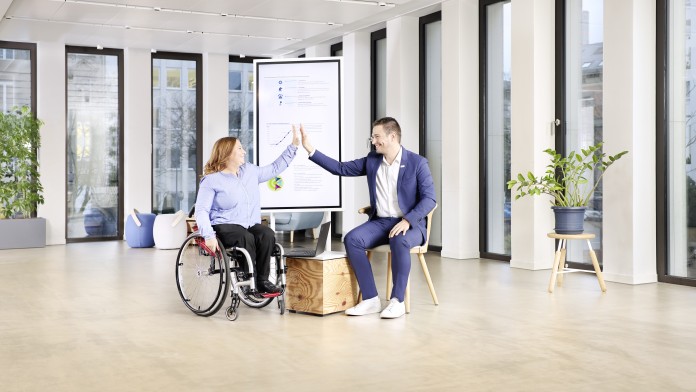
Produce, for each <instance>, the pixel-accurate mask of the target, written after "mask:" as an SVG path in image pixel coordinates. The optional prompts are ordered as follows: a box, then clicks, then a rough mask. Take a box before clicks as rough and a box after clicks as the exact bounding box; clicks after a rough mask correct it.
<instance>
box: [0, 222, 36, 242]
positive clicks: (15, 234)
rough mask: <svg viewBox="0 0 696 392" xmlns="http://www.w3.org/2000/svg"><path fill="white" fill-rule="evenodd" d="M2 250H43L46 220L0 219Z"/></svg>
mask: <svg viewBox="0 0 696 392" xmlns="http://www.w3.org/2000/svg"><path fill="white" fill-rule="evenodd" d="M0 233H2V235H0V249H19V248H43V247H44V246H46V219H44V218H31V219H0Z"/></svg>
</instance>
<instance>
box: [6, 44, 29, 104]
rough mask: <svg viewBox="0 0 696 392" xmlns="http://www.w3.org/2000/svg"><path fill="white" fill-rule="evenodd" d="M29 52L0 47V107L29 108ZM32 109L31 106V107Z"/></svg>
mask: <svg viewBox="0 0 696 392" xmlns="http://www.w3.org/2000/svg"><path fill="white" fill-rule="evenodd" d="M31 78H32V74H31V52H30V51H29V50H25V49H10V48H0V105H2V107H0V109H2V111H3V113H4V112H7V111H9V110H10V109H12V108H13V107H15V106H16V107H22V106H27V107H29V108H31V90H32V87H31V83H32V79H31ZM32 111H33V108H32Z"/></svg>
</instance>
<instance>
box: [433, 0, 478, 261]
mask: <svg viewBox="0 0 696 392" xmlns="http://www.w3.org/2000/svg"><path fill="white" fill-rule="evenodd" d="M478 3H479V2H478V1H477V0H449V1H445V2H443V3H442V47H443V50H442V178H443V182H442V196H441V198H442V200H439V201H438V204H439V208H440V209H441V211H442V256H443V257H449V258H454V259H470V258H478V257H479V196H478V195H479V192H478V183H479V164H478V162H479V160H478V156H479V153H478V149H479V144H478V143H479V104H478V102H479V97H478V83H479V67H478V50H479V37H478V28H479V23H478V6H479V4H478ZM457 48H459V50H457Z"/></svg>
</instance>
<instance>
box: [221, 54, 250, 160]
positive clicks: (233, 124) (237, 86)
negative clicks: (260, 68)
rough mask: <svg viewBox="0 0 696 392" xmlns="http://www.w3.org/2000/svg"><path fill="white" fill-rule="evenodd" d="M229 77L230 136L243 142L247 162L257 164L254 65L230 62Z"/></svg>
mask: <svg viewBox="0 0 696 392" xmlns="http://www.w3.org/2000/svg"><path fill="white" fill-rule="evenodd" d="M228 75H229V93H228V96H227V97H228V98H227V102H228V110H229V112H228V113H229V125H228V127H229V128H228V131H229V135H230V136H234V137H236V138H237V139H239V140H240V141H241V142H242V145H243V146H244V149H245V150H246V151H247V161H248V162H255V161H256V151H255V149H256V143H255V142H254V135H255V134H256V132H255V125H254V64H253V63H251V62H234V61H230V63H229V66H228Z"/></svg>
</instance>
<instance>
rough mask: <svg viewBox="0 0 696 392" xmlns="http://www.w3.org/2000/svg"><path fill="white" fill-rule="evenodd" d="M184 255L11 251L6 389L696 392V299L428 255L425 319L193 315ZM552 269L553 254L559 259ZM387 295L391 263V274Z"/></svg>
mask: <svg viewBox="0 0 696 392" xmlns="http://www.w3.org/2000/svg"><path fill="white" fill-rule="evenodd" d="M175 256H176V251H173V250H172V251H167V250H156V249H131V248H129V247H128V246H127V245H126V244H125V242H102V243H83V244H70V245H67V246H49V247H46V248H43V249H25V250H5V251H0V310H1V316H0V390H2V391H268V390H278V391H354V390H358V391H373V390H379V391H396V390H422V391H460V390H468V391H590V390H591V391H597V390H599V391H678V390H692V391H693V390H696V312H695V311H694V308H695V306H696V305H695V304H696V289H694V288H690V287H683V286H676V285H669V284H648V285H640V286H629V285H622V284H615V283H608V292H607V293H606V294H602V293H601V292H600V291H599V288H598V285H597V282H596V280H595V278H594V276H593V275H589V274H571V275H568V276H567V277H566V282H565V284H564V286H563V287H560V288H557V289H556V292H555V293H554V294H549V293H547V292H546V286H547V283H548V278H549V271H526V270H518V269H511V268H510V267H509V265H508V264H507V263H503V262H497V261H489V260H479V259H474V260H453V259H446V258H441V257H439V255H438V254H437V253H431V254H428V256H427V260H428V263H429V266H430V271H431V274H432V277H433V280H434V282H435V285H436V289H437V292H438V295H439V298H440V305H439V306H433V304H432V302H431V299H430V295H429V293H428V291H427V288H426V286H425V283H424V279H423V277H422V274H421V271H420V267H419V266H418V264H414V270H413V271H414V275H413V279H412V284H413V288H412V293H413V304H412V313H411V314H409V315H406V316H405V317H403V318H400V319H396V320H381V319H379V317H378V315H370V316H364V317H347V316H345V315H343V314H334V315H330V316H326V317H316V316H310V315H304V314H292V313H286V314H285V315H284V316H281V315H280V314H279V312H278V310H277V306H276V304H275V302H274V303H273V304H271V305H270V306H269V307H268V308H265V309H262V310H255V309H251V308H246V307H244V306H242V308H241V311H240V312H241V313H240V316H239V318H238V319H237V321H234V322H230V321H227V319H226V318H225V317H224V314H223V312H220V313H218V314H217V315H215V316H213V317H210V318H203V317H197V316H195V315H194V314H193V313H191V312H189V311H188V310H187V309H186V308H185V307H184V305H183V304H182V302H181V300H180V299H179V295H178V293H177V290H176V287H175V283H174V260H175ZM549 257H551V255H549ZM375 273H376V275H377V281H378V288H379V289H380V294H381V295H384V292H383V290H384V289H385V288H384V283H383V282H384V276H385V269H384V263H376V265H375Z"/></svg>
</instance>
